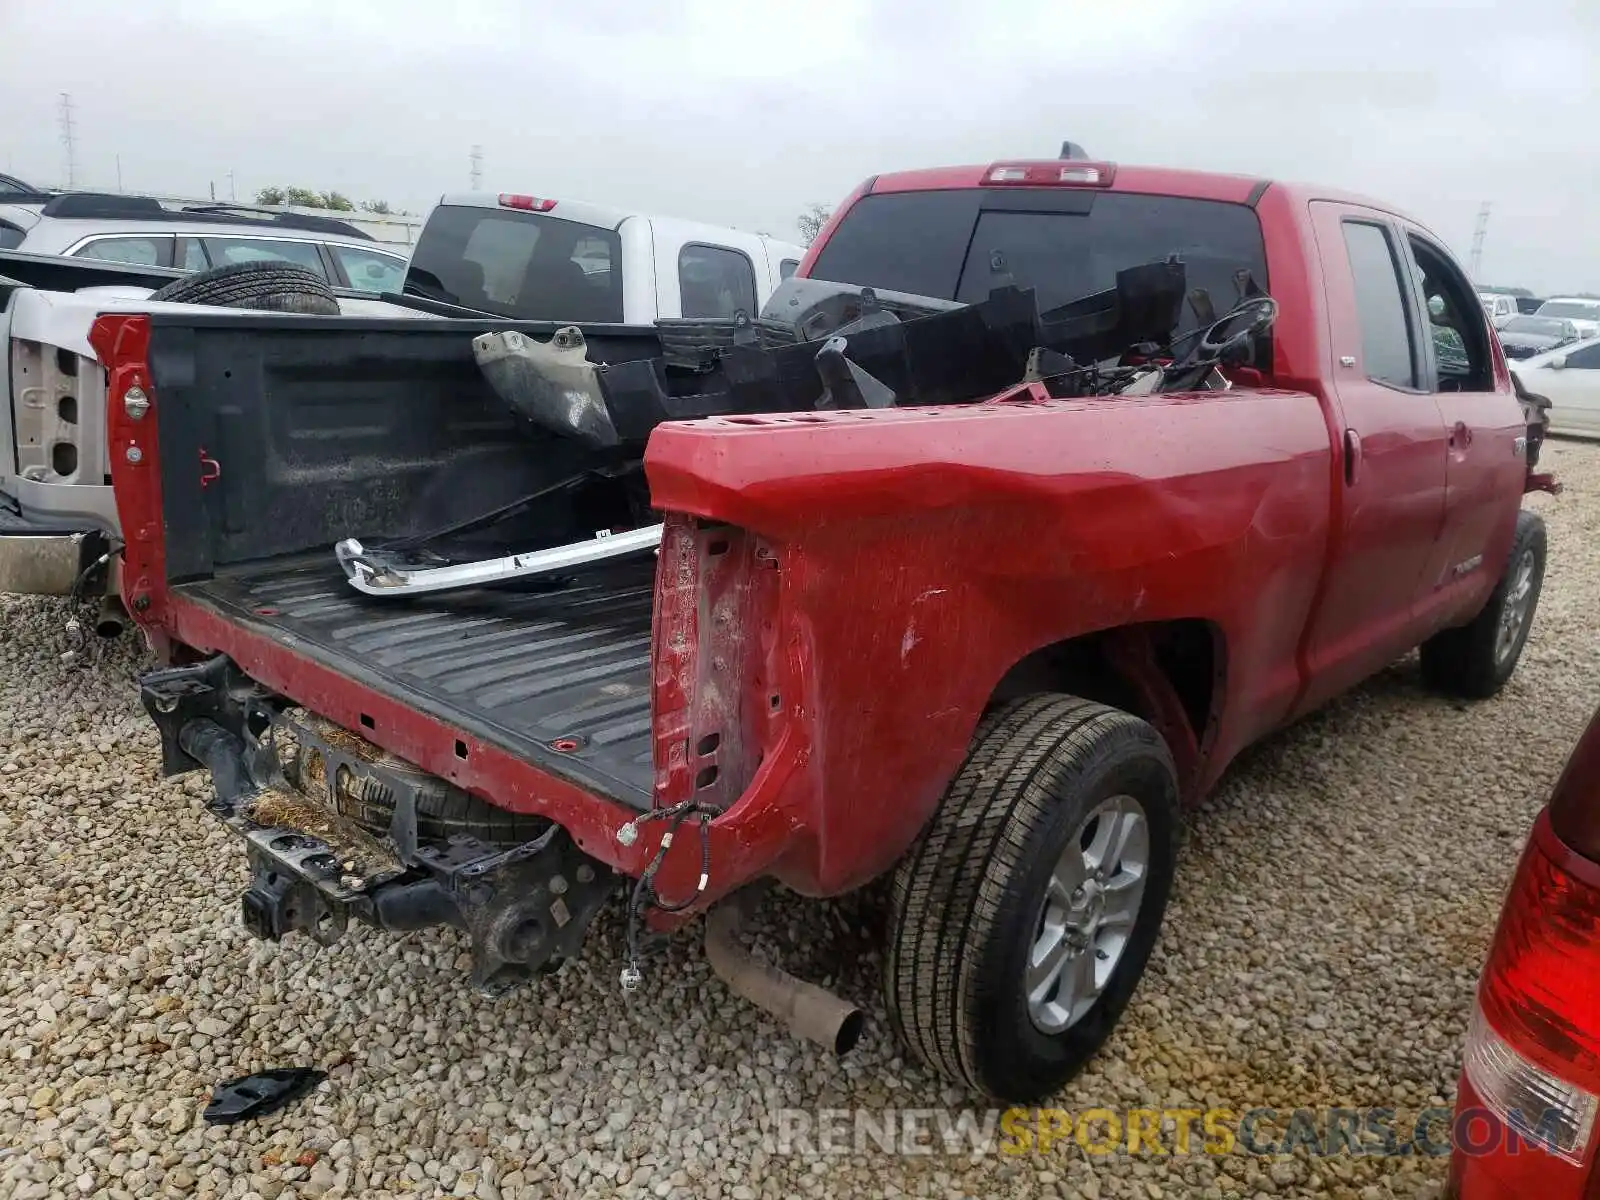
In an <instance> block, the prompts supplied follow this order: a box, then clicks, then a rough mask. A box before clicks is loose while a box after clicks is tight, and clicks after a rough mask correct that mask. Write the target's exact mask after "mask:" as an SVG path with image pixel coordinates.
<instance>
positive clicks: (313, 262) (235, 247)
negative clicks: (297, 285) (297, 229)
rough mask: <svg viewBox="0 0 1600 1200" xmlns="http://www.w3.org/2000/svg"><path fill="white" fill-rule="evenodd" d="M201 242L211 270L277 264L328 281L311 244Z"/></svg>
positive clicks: (233, 240) (212, 239)
mask: <svg viewBox="0 0 1600 1200" xmlns="http://www.w3.org/2000/svg"><path fill="white" fill-rule="evenodd" d="M203 240H204V241H205V246H206V253H207V255H209V256H210V258H211V265H212V266H214V267H224V266H227V265H229V264H230V263H242V262H273V261H278V262H289V263H294V264H295V265H296V266H301V267H305V268H306V269H307V270H308V271H315V272H316V273H317V274H318V275H320V276H322V277H323V278H324V279H326V278H327V277H328V272H327V269H326V268H325V267H324V266H323V265H322V255H321V253H320V252H319V251H318V250H317V247H316V244H315V243H313V242H286V241H279V240H277V239H275V238H249V237H208V238H205V239H203Z"/></svg>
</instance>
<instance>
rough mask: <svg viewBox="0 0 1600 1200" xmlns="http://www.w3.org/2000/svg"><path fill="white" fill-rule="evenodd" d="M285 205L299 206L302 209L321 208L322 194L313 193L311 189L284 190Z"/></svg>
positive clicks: (292, 188)
mask: <svg viewBox="0 0 1600 1200" xmlns="http://www.w3.org/2000/svg"><path fill="white" fill-rule="evenodd" d="M283 199H284V203H285V204H298V205H299V206H300V207H301V208H321V207H322V193H321V192H313V191H312V190H311V189H310V188H303V187H288V188H284V189H283Z"/></svg>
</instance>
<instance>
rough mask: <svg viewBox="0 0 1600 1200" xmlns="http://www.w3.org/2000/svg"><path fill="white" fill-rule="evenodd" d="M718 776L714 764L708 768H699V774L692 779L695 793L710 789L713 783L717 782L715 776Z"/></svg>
mask: <svg viewBox="0 0 1600 1200" xmlns="http://www.w3.org/2000/svg"><path fill="white" fill-rule="evenodd" d="M718 774H719V772H718V771H717V768H716V764H715V763H713V764H712V765H711V766H709V767H703V768H701V771H700V774H698V775H696V776H695V777H694V787H695V791H697V792H698V791H702V790H704V789H705V788H708V787H710V786H711V785H712V784H713V783H715V782H716V781H717V775H718Z"/></svg>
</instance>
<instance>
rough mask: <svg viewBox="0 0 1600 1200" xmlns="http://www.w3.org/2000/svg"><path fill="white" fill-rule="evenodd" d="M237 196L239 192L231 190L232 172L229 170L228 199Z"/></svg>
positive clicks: (236, 197) (233, 198)
mask: <svg viewBox="0 0 1600 1200" xmlns="http://www.w3.org/2000/svg"><path fill="white" fill-rule="evenodd" d="M238 198H239V193H238V192H236V191H234V190H233V172H232V171H231V170H230V171H229V172H228V199H229V200H237V199H238Z"/></svg>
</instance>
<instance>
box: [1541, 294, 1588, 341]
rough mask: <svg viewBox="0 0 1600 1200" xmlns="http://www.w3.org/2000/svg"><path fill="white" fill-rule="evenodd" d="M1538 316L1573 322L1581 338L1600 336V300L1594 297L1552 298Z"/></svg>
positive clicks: (1542, 307) (1546, 302) (1543, 305)
mask: <svg viewBox="0 0 1600 1200" xmlns="http://www.w3.org/2000/svg"><path fill="white" fill-rule="evenodd" d="M1537 315H1538V316H1541V317H1560V318H1562V319H1563V320H1567V321H1571V322H1572V323H1573V324H1574V325H1576V326H1577V327H1578V336H1579V337H1586V338H1587V337H1594V336H1595V335H1596V334H1600V299H1595V298H1594V297H1592V296H1552V297H1551V298H1550V299H1548V300H1546V301H1545V302H1544V303H1543V304H1541V305H1540V306H1539V312H1538V314H1537Z"/></svg>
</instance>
